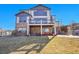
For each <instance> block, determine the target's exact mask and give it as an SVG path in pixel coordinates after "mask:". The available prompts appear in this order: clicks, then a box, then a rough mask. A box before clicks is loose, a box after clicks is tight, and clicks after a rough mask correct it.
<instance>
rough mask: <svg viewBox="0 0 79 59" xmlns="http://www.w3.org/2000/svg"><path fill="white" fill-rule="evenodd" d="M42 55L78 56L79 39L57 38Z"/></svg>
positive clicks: (43, 50)
mask: <svg viewBox="0 0 79 59" xmlns="http://www.w3.org/2000/svg"><path fill="white" fill-rule="evenodd" d="M40 53H41V54H78V53H79V39H78V38H65V37H55V38H54V39H52V40H51V41H50V42H49V43H48V44H47V45H46V46H45V47H44V48H43V49H42V50H41V52H40Z"/></svg>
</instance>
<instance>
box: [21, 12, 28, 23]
mask: <svg viewBox="0 0 79 59" xmlns="http://www.w3.org/2000/svg"><path fill="white" fill-rule="evenodd" d="M26 20H27V14H24V13H23V14H20V15H19V22H26Z"/></svg>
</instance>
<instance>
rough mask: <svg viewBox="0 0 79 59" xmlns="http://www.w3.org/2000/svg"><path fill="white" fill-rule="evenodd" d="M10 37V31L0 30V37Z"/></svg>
mask: <svg viewBox="0 0 79 59" xmlns="http://www.w3.org/2000/svg"><path fill="white" fill-rule="evenodd" d="M11 35H12V31H10V30H2V29H0V36H11Z"/></svg>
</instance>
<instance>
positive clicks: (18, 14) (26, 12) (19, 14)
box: [16, 11, 31, 16]
mask: <svg viewBox="0 0 79 59" xmlns="http://www.w3.org/2000/svg"><path fill="white" fill-rule="evenodd" d="M22 13H25V14H27V15H28V16H31V15H30V14H29V13H27V12H26V11H20V12H19V13H17V14H16V16H18V15H20V14H22Z"/></svg>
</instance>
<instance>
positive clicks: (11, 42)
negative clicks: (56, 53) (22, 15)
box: [0, 36, 48, 54]
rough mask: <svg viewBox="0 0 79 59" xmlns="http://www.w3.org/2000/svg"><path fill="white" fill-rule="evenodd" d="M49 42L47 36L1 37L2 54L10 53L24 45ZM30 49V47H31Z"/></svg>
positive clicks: (0, 51)
mask: <svg viewBox="0 0 79 59" xmlns="http://www.w3.org/2000/svg"><path fill="white" fill-rule="evenodd" d="M47 42H48V37H45V36H42V37H40V36H29V37H27V36H19V37H0V54H4V53H6V54H7V53H10V52H12V51H15V50H16V49H18V48H20V47H22V46H24V45H28V46H29V45H32V44H34V43H35V44H43V43H47ZM29 50H30V49H29Z"/></svg>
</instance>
